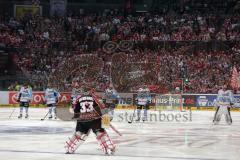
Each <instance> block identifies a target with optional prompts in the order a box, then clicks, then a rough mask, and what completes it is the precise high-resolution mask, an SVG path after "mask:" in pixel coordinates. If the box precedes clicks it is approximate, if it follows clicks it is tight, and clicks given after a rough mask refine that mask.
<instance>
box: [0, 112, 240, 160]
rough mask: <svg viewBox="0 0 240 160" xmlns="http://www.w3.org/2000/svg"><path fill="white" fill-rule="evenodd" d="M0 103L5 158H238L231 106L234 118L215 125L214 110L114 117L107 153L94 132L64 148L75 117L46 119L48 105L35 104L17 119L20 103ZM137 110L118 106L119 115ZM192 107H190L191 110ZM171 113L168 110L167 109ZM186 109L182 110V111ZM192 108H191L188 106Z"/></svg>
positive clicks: (239, 117) (238, 132) (239, 116)
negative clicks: (138, 118)
mask: <svg viewBox="0 0 240 160" xmlns="http://www.w3.org/2000/svg"><path fill="white" fill-rule="evenodd" d="M12 111H13V108H0V157H1V158H0V159H7V160H23V159H24V160H62V159H64V160H81V159H88V160H105V159H106V160H108V159H111V160H126V159H131V160H149V159H152V160H155V159H158V160H239V159H240V113H239V112H232V118H233V124H232V125H231V126H229V125H227V124H225V119H224V117H222V121H221V123H220V124H219V125H212V117H213V115H214V112H213V111H192V114H191V119H188V121H184V122H183V121H181V122H177V121H171V122H169V121H167V120H166V121H154V122H150V121H149V122H144V123H142V122H138V123H136V122H133V123H131V124H129V123H128V122H127V121H125V120H123V121H120V120H122V119H121V118H119V117H115V120H114V121H113V122H112V124H113V125H114V126H115V127H116V128H117V129H118V130H119V131H120V132H121V133H122V134H123V136H119V135H117V134H116V133H115V132H114V131H113V130H111V129H110V128H109V129H107V131H108V133H109V135H110V137H112V139H113V141H114V142H115V143H116V146H117V149H116V153H115V155H113V156H106V155H104V154H103V152H102V151H101V149H100V146H99V145H98V143H97V141H96V139H95V135H94V134H93V133H91V134H90V136H89V137H88V139H87V141H86V142H85V143H84V144H83V145H81V146H80V147H79V148H78V150H77V151H76V153H75V154H70V155H69V154H64V153H65V149H64V143H65V141H66V140H67V139H68V137H69V136H71V135H72V133H73V131H74V128H75V122H73V121H61V120H48V119H46V120H45V121H41V120H40V119H41V118H42V117H44V115H45V114H46V112H47V110H46V109H42V108H38V109H36V108H35V109H33V108H30V110H29V111H30V117H29V119H21V120H18V119H17V116H18V112H19V110H18V108H16V110H15V112H14V113H13V115H12V117H11V118H10V119H9V115H10V114H11V112H12ZM124 112H127V113H129V114H131V113H132V112H133V111H132V110H129V111H116V116H118V115H119V114H123V113H124ZM188 112H189V111H187V113H188ZM166 114H167V113H166ZM180 114H183V113H180ZM189 114H190V112H189Z"/></svg>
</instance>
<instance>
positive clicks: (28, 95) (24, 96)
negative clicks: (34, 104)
mask: <svg viewBox="0 0 240 160" xmlns="http://www.w3.org/2000/svg"><path fill="white" fill-rule="evenodd" d="M31 100H32V89H31V88H30V87H29V86H28V84H27V83H24V85H23V86H22V87H21V89H20V91H19V92H18V95H17V101H18V102H19V106H20V114H19V116H18V118H19V119H20V118H22V115H23V108H24V109H25V113H26V115H25V118H28V116H29V115H28V108H29V103H30V101H31Z"/></svg>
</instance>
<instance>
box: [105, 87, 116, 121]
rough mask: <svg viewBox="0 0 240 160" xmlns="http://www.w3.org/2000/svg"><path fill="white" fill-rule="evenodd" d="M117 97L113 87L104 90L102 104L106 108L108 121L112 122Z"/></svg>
mask: <svg viewBox="0 0 240 160" xmlns="http://www.w3.org/2000/svg"><path fill="white" fill-rule="evenodd" d="M118 99H119V96H118V94H117V91H116V90H115V89H114V88H113V85H112V84H110V85H109V87H108V88H106V90H105V95H104V104H105V105H106V107H107V108H108V114H109V116H110V121H112V120H113V117H114V109H115V107H116V105H117V103H118Z"/></svg>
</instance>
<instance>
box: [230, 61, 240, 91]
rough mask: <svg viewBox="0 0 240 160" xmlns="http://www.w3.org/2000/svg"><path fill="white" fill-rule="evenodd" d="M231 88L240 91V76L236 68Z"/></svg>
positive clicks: (233, 72) (234, 68) (233, 71)
mask: <svg viewBox="0 0 240 160" xmlns="http://www.w3.org/2000/svg"><path fill="white" fill-rule="evenodd" d="M231 86H232V88H233V89H238V88H239V87H240V74H239V73H238V71H237V68H236V67H235V66H234V67H233V70H232V78H231Z"/></svg>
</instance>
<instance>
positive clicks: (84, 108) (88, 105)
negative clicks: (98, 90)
mask: <svg viewBox="0 0 240 160" xmlns="http://www.w3.org/2000/svg"><path fill="white" fill-rule="evenodd" d="M74 113H77V114H79V119H78V120H79V121H92V120H95V119H98V118H101V116H102V113H101V106H100V105H99V103H98V102H97V100H96V99H95V97H94V96H93V95H91V94H88V95H80V96H78V98H77V100H76V101H75V105H74Z"/></svg>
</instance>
